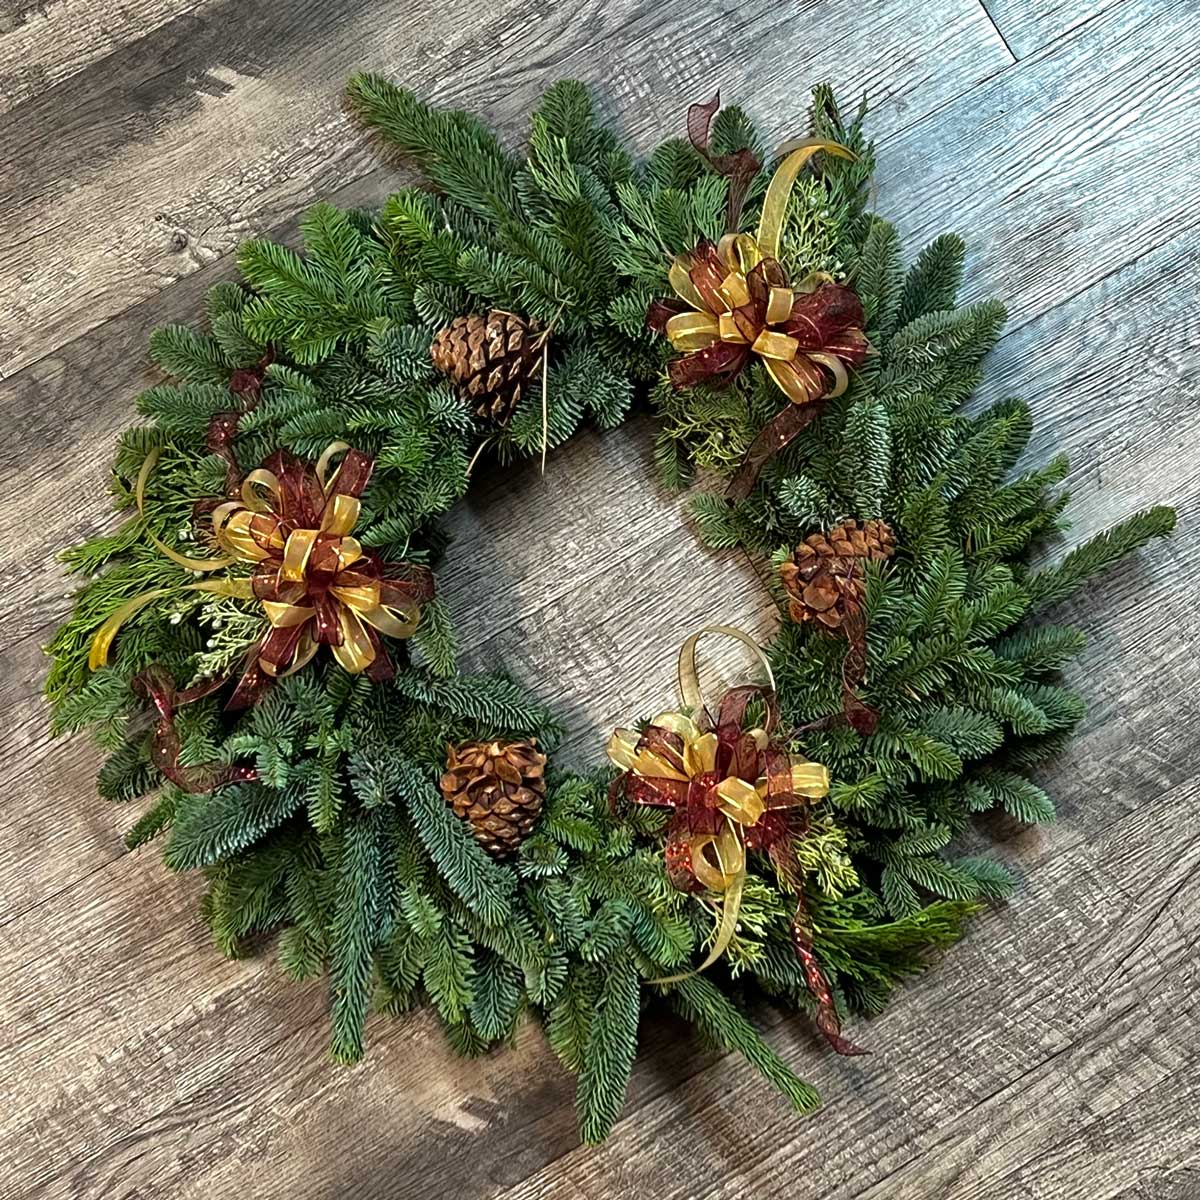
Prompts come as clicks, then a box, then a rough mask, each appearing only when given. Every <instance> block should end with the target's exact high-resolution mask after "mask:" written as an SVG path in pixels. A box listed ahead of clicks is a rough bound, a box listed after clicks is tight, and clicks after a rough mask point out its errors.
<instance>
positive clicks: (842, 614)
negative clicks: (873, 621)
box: [779, 521, 896, 630]
mask: <svg viewBox="0 0 1200 1200" xmlns="http://www.w3.org/2000/svg"><path fill="white" fill-rule="evenodd" d="M895 549H896V535H895V534H894V533H892V530H891V526H889V525H888V524H887V523H886V522H885V521H863V522H861V523H860V522H858V521H843V522H842V523H841V524H840V525H835V526H834V527H833V528H832V529H829V530H826V532H825V533H814V534H813V535H812V536H811V537H807V538H805V539H804V541H802V542H801V543H800V545H798V546H797V547H796V549H795V551H794V552H793V553H792V557H791V559H790V560H789V561H788V562H785V563H784V564H783V566H782V567H780V568H779V576H780V578H781V579H782V580H783V586H784V587H785V588H787V592H788V613H789V615H790V616H791V618H792V620H793V621H820V622H821V624H822V625H824V626H826V628H828V629H833V630H840V629H841V627H842V624H843V622H844V621H845V620H846V618H847V617H848V616H849V615H850V614H851V613H852V612H854V611H855V610H857V608H858V606H859V605H860V604H861V603H862V598H863V576H862V566H861V564H862V563H863V562H864V561H865V560H867V559H869V558H876V559H884V558H891V556H892V554H893V553H894V552H895Z"/></svg>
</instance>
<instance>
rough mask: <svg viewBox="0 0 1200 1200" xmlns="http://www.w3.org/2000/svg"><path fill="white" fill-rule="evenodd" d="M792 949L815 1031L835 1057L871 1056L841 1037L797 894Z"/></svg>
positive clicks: (802, 897) (840, 1025) (836, 1016)
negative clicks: (811, 1007)
mask: <svg viewBox="0 0 1200 1200" xmlns="http://www.w3.org/2000/svg"><path fill="white" fill-rule="evenodd" d="M791 935H792V949H793V950H794V951H795V953H796V957H797V958H798V959H799V960H800V969H801V970H802V971H803V972H804V984H805V987H807V988H808V993H809V995H810V996H812V998H813V999H814V1000H815V1001H816V1004H817V1028H818V1029H819V1030H820V1031H821V1034H822V1036H823V1037H824V1038H825V1040H826V1041H827V1042H828V1043H829V1044H830V1046H832V1047H833V1049H834V1051H835V1052H836V1053H838V1054H842V1055H845V1056H846V1057H854V1056H856V1055H860V1054H870V1053H871V1052H870V1050H864V1049H863V1048H862V1047H861V1046H857V1045H855V1044H854V1043H853V1042H852V1041H850V1039H849V1038H847V1037H843V1035H842V1023H841V1020H840V1018H839V1017H838V1014H837V1008H836V1007H835V1006H834V1003H833V993H832V991H830V988H829V980H828V979H826V978H825V972H824V971H822V970H821V964H820V963H818V962H817V956H816V955H815V954H814V953H813V940H812V934H811V933H809V931H808V921H807V913H806V911H805V905H804V895H803V893H802V892H801V893H799V894H798V896H797V899H796V912H795V915H794V916H793V917H792V925H791Z"/></svg>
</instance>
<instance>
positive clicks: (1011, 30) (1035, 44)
mask: <svg viewBox="0 0 1200 1200" xmlns="http://www.w3.org/2000/svg"><path fill="white" fill-rule="evenodd" d="M1122 4H1124V5H1127V6H1128V7H1137V6H1129V5H1128V0H1087V3H1083V4H1080V3H1076V2H1074V0H1037V2H1036V3H1030V0H983V7H984V8H985V9H987V11H988V14H989V15H990V16H991V18H992V20H993V21H994V22H995V24H996V28H997V30H998V31H999V33H1000V35H1001V36H1002V37H1003V38H1004V41H1005V44H1006V45H1007V46H1008V48H1009V49H1010V50H1011V51H1012V52H1013V54H1014V55H1015V56H1016V57H1017V58H1027V57H1028V56H1029V55H1030V54H1033V53H1034V52H1035V51H1037V50H1041V49H1042V48H1043V47H1044V46H1048V45H1049V44H1050V43H1051V42H1053V41H1054V40H1055V39H1056V38H1059V37H1062V36H1063V35H1064V34H1068V33H1073V32H1074V31H1075V30H1078V29H1080V28H1081V27H1082V26H1084V25H1087V24H1088V23H1089V22H1090V21H1093V20H1095V19H1096V17H1098V16H1101V15H1103V14H1105V13H1108V12H1110V11H1111V10H1112V9H1115V8H1116V7H1118V5H1122ZM1140 7H1141V8H1142V9H1143V10H1144V11H1148V12H1153V11H1154V8H1155V6H1154V4H1142V5H1140Z"/></svg>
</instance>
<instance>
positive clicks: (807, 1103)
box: [668, 975, 821, 1113]
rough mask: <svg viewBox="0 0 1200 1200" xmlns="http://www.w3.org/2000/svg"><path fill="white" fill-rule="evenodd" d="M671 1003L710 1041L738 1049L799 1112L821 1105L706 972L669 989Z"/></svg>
mask: <svg viewBox="0 0 1200 1200" xmlns="http://www.w3.org/2000/svg"><path fill="white" fill-rule="evenodd" d="M668 996H669V998H670V1000H671V1003H672V1004H673V1005H674V1007H675V1008H677V1009H678V1010H679V1011H680V1012H681V1013H682V1014H683V1016H685V1017H686V1018H687V1019H688V1020H689V1021H691V1022H692V1023H693V1024H694V1025H695V1026H696V1027H697V1028H698V1029H699V1030H700V1031H701V1032H702V1033H703V1034H704V1035H705V1036H706V1037H707V1038H708V1039H709V1040H710V1041H712V1042H714V1043H716V1045H718V1046H720V1047H721V1048H722V1049H723V1050H736V1051H737V1052H738V1053H739V1054H741V1055H742V1057H743V1058H745V1059H746V1061H747V1062H748V1063H750V1065H751V1066H753V1067H754V1068H755V1069H756V1070H757V1071H758V1072H759V1073H760V1074H761V1075H762V1076H763V1078H764V1079H766V1080H767V1081H768V1082H769V1083H771V1084H773V1085H774V1086H775V1087H776V1088H777V1089H778V1090H779V1091H781V1092H782V1093H783V1094H784V1095H785V1096H786V1097H787V1099H788V1101H789V1102H790V1103H791V1105H792V1107H793V1108H794V1109H795V1110H796V1111H797V1112H799V1113H811V1112H815V1111H816V1110H817V1109H818V1108H820V1107H821V1097H820V1096H819V1095H818V1094H817V1092H816V1090H815V1089H814V1088H813V1087H812V1086H811V1085H810V1084H808V1083H805V1082H804V1080H802V1079H800V1078H799V1077H798V1076H797V1075H796V1074H795V1073H794V1072H793V1071H792V1069H791V1068H790V1067H789V1066H788V1065H787V1064H786V1063H785V1062H784V1061H783V1059H781V1058H780V1057H779V1055H778V1054H776V1053H775V1051H774V1050H772V1049H771V1048H770V1046H768V1045H767V1044H766V1042H764V1041H763V1039H762V1037H761V1036H760V1035H759V1033H758V1031H757V1030H756V1029H755V1028H754V1026H753V1025H751V1024H750V1022H749V1021H747V1020H746V1018H745V1017H744V1016H743V1015H742V1014H741V1013H740V1012H739V1011H738V1010H737V1009H736V1008H735V1007H734V1006H733V1004H732V1003H730V1001H729V1000H728V999H727V998H726V997H725V996H724V995H723V994H722V993H721V991H720V990H719V989H718V988H717V987H716V986H715V985H714V984H713V983H712V982H711V981H710V980H708V979H706V978H705V977H704V976H703V975H693V976H691V977H690V978H688V979H683V980H680V981H679V982H678V983H676V984H674V985H673V986H672V988H671V990H670V992H668Z"/></svg>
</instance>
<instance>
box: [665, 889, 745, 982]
mask: <svg viewBox="0 0 1200 1200" xmlns="http://www.w3.org/2000/svg"><path fill="white" fill-rule="evenodd" d="M745 886H746V868H745V866H743V867H742V869H741V870H740V871H739V872H738V874H737V875H736V876H735V877H734V880H733V882H732V883H731V884H730V885H729V889H728V890H727V891H726V892H725V893H724V895H723V896H722V899H721V923H720V925H719V926H718V927H717V936H716V940H715V941H714V942H713V944H712V949H710V950H709V952H708V954H707V955H706V956H705V958H704V961H703V962H702V963H701V964H700V965H699V966H698V967H693V968H692V969H691V970H690V971H681V972H680V973H679V974H678V975H665V976H663V977H662V978H661V979H650V980H647V982H648V983H660V984H661V983H679V982H680V981H681V980H683V979H691V977H692V976H693V975H699V974H700V972H701V971H707V970H708V968H709V967H711V966H712V965H713V963H715V962H716V961H717V959H718V958H720V957H721V955H722V954H724V953H725V951H726V950H727V949H728V948H729V943H730V942H731V941H733V935H734V933H735V932H736V931H737V919H738V913H739V912H741V909H742V892H743V890H744V889H745Z"/></svg>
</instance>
